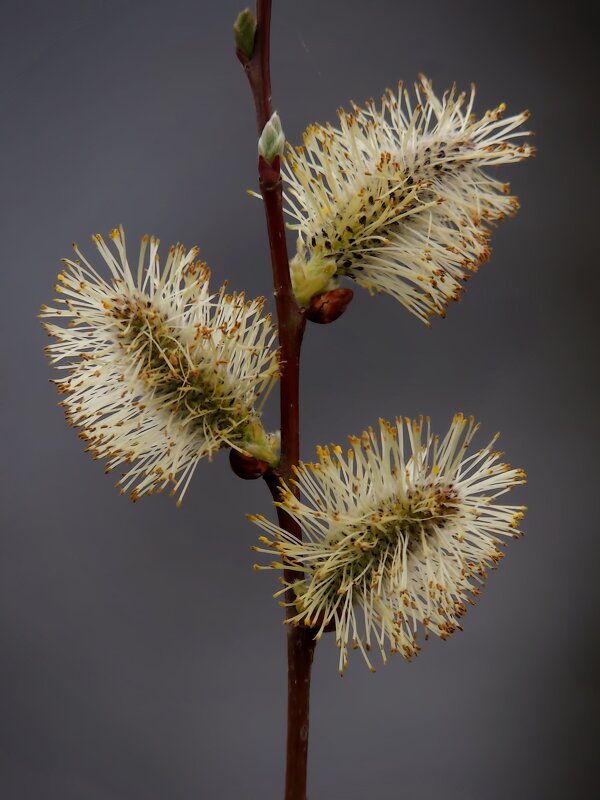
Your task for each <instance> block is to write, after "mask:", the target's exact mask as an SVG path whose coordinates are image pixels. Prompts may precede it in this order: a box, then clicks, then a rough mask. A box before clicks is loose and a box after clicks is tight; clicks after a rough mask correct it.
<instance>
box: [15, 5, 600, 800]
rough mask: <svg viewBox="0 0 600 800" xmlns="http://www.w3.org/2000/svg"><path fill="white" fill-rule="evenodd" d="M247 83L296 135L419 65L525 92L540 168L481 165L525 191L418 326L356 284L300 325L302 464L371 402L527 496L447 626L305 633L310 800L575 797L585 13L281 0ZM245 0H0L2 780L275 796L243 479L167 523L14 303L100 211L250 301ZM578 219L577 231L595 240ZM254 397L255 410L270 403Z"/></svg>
mask: <svg viewBox="0 0 600 800" xmlns="http://www.w3.org/2000/svg"><path fill="white" fill-rule="evenodd" d="M274 5H275V10H274V20H273V28H274V30H273V33H274V45H273V89H274V97H275V105H276V107H277V109H278V110H279V112H280V114H281V117H282V119H283V122H284V126H285V131H286V133H287V135H288V138H289V139H290V140H291V141H298V139H299V136H300V133H301V131H302V129H303V128H304V126H305V125H306V124H307V123H308V122H311V121H313V120H319V121H326V120H328V119H329V120H333V119H334V118H335V109H336V108H337V107H338V106H339V105H341V104H347V103H348V101H349V100H350V99H351V98H352V99H354V100H356V101H362V100H364V99H365V98H367V97H369V96H372V95H375V96H378V95H379V94H380V93H381V92H382V91H383V89H384V88H385V87H386V86H388V85H395V82H396V81H397V80H398V79H399V78H404V79H405V80H407V81H408V82H410V81H412V80H413V79H414V78H416V76H417V74H418V72H419V71H424V72H425V73H426V74H428V75H429V76H431V77H432V78H433V79H434V85H435V86H436V87H437V88H438V89H440V90H443V89H444V88H446V86H448V85H449V84H451V83H452V81H453V80H456V81H457V82H458V83H459V85H460V86H461V87H468V85H469V83H470V81H472V80H475V81H476V82H477V85H478V91H479V94H478V99H477V104H476V108H477V110H478V111H479V112H483V111H484V110H485V109H486V108H488V107H490V106H493V105H496V104H497V103H498V102H500V101H506V102H507V103H508V106H509V112H510V111H513V112H517V111H519V110H521V109H522V108H524V107H529V108H530V109H531V110H532V113H533V116H532V121H531V124H532V127H534V128H535V129H536V130H537V132H538V136H537V145H538V147H539V156H538V157H537V159H535V160H534V161H532V162H530V163H527V164H523V165H517V166H514V167H513V168H511V169H510V170H506V171H505V172H503V173H502V175H504V176H505V177H507V178H509V179H511V181H512V186H513V190H514V191H515V192H516V193H517V194H518V195H519V197H520V199H521V203H522V209H521V211H520V212H519V214H518V215H517V217H516V218H515V219H513V220H510V221H508V222H506V223H504V225H503V226H502V227H500V228H499V229H498V231H497V233H496V235H495V237H494V239H493V256H492V260H491V262H490V263H489V264H487V265H485V266H484V267H483V268H482V270H481V272H480V273H479V275H478V276H476V277H475V278H474V279H473V280H472V281H471V282H470V284H469V286H468V290H467V292H466V294H465V295H464V298H463V301H462V303H461V304H460V305H453V306H452V307H451V308H450V311H449V314H448V318H447V319H446V320H437V321H435V323H434V327H433V330H430V331H428V330H426V329H425V328H424V327H423V326H422V325H421V324H420V323H419V322H418V321H417V320H416V319H414V318H412V317H411V316H409V315H408V314H407V313H406V312H405V311H404V310H403V309H402V308H401V307H400V306H398V305H397V304H396V303H395V302H394V301H392V300H391V299H388V298H385V297H382V298H379V299H371V298H370V297H369V296H368V294H367V293H366V292H362V291H358V292H357V294H356V298H355V302H354V304H353V306H352V307H351V309H350V311H349V312H348V313H347V314H346V316H345V317H344V318H343V319H342V320H340V321H339V322H338V323H337V324H335V325H333V326H331V327H329V328H317V327H313V328H311V329H310V330H309V331H308V335H307V337H306V346H305V350H304V369H303V395H302V419H303V453H304V455H305V457H310V456H311V454H312V453H313V446H314V444H316V443H318V442H323V441H325V442H326V441H343V440H344V437H345V436H346V435H347V434H349V433H354V432H359V431H360V430H362V429H363V427H364V426H366V425H368V424H370V423H372V422H374V421H376V419H377V417H378V416H380V415H383V416H387V417H388V418H389V417H392V416H394V415H395V414H397V413H403V414H408V415H414V414H419V413H429V414H430V415H431V416H432V418H433V422H434V426H435V427H436V428H438V429H440V430H444V429H445V428H446V426H447V424H448V422H449V420H450V418H451V415H452V414H453V413H454V412H455V411H457V410H463V411H465V412H467V413H473V414H475V415H476V416H477V417H478V418H480V419H481V421H482V423H483V432H482V435H481V441H482V442H483V439H484V438H485V437H486V436H487V435H491V434H492V433H493V432H494V431H495V430H501V431H502V432H503V437H502V440H501V441H502V444H503V448H504V449H505V451H506V452H507V455H508V458H509V460H510V461H511V463H513V464H514V465H518V466H523V467H524V468H526V469H527V472H528V474H529V484H528V485H527V487H525V488H524V489H521V490H519V492H518V496H517V495H516V493H515V495H514V502H525V503H526V504H527V505H528V506H529V507H530V510H529V513H528V515H527V516H526V519H525V523H524V527H525V530H526V531H527V536H526V537H525V538H524V539H523V540H521V541H519V542H515V543H513V544H511V545H510V547H509V552H508V555H507V558H506V559H505V560H504V562H503V563H502V565H501V568H500V569H499V571H498V572H497V573H494V574H493V575H492V577H491V580H490V582H489V584H488V587H487V588H486V590H485V592H484V594H483V596H482V598H481V600H480V602H479V603H478V605H477V606H476V607H475V608H474V609H472V610H471V611H470V612H469V614H468V615H467V618H466V619H465V632H464V633H463V634H457V635H456V636H454V637H453V638H452V639H451V640H450V641H448V642H446V643H443V642H438V641H431V642H429V643H428V644H427V646H426V647H424V649H423V652H422V655H421V656H420V657H419V658H418V659H417V660H416V661H415V662H414V663H412V664H407V663H405V662H403V661H402V660H401V659H400V658H399V657H398V658H396V659H394V660H392V662H391V664H390V665H389V666H388V667H387V668H385V669H383V668H382V669H380V670H378V672H377V674H376V675H375V676H373V675H371V674H370V673H369V672H368V671H367V670H366V669H365V667H364V665H363V663H362V661H361V659H360V657H359V656H357V657H355V658H354V659H352V661H351V664H350V668H349V670H348V673H347V675H346V676H345V677H344V678H343V680H340V678H339V677H338V676H337V673H336V662H337V652H336V650H335V647H334V645H333V642H332V641H330V640H327V641H324V642H323V643H322V644H321V646H320V647H319V648H318V650H317V657H316V663H315V671H314V694H313V703H312V732H311V764H310V797H311V798H312V799H313V800H318V799H321V800H323V799H324V798H334V799H335V798H348V800H364V798H367V797H369V796H376V797H378V798H380V800H396V799H397V798H410V800H433V798H444V800H471V798H477V799H478V800H479V799H481V798H483V799H484V800H496V799H497V800H500V799H502V800H504V798H513V799H514V800H538V798H539V799H540V800H546V799H547V798H563V797H576V798H579V797H589V796H591V794H592V793H593V790H594V786H595V784H596V783H597V780H596V778H595V775H593V774H592V770H593V755H594V751H595V749H597V734H596V727H597V723H596V719H597V716H596V715H597V711H598V707H597V698H598V683H599V681H598V666H599V663H598V662H599V657H598V655H599V648H598V605H599V604H598V589H597V583H598V580H597V573H598V558H599V556H600V547H599V538H598V525H597V511H596V506H595V504H596V502H597V499H598V488H597V477H598V476H597V463H598V455H597V453H598V449H597V448H598V436H597V427H598V426H597V417H596V414H597V400H598V395H597V388H598V378H597V363H598V361H597V358H598V357H597V343H598V340H597V313H598V312H597V303H598V299H597V298H598V277H597V271H596V267H597V246H596V244H595V243H594V238H593V237H594V235H595V234H597V221H596V220H597V211H596V209H595V207H594V206H595V201H596V198H597V192H598V190H597V177H598V175H597V169H596V163H597V143H598V127H597V117H595V111H596V108H597V89H596V86H597V84H594V83H592V79H593V77H594V76H593V72H592V71H593V68H594V65H595V64H594V61H593V59H592V44H593V37H595V35H596V31H597V20H595V19H593V18H592V17H591V16H590V15H588V14H586V13H585V12H584V10H583V5H582V4H579V3H570V4H566V5H565V4H560V6H559V5H558V4H557V5H556V6H553V5H552V4H548V3H525V4H523V3H522V2H513V1H512V0H509V1H508V2H503V3H501V4H499V3H483V4H482V3H481V2H455V3H441V2H419V3H396V2H392V0H389V2H385V0H371V2H369V3H361V2H349V1H348V0H335V2H334V1H332V0H329V1H328V2H320V0H302V2H284V0H279V1H276V2H275V4H274ZM238 9H239V5H238V2H236V1H234V0H227V2H214V3H210V4H209V3H206V2H204V3H203V2H183V1H182V0H171V1H170V2H145V3H142V2H101V1H100V0H55V1H54V2H52V3H45V2H44V3H42V2H22V3H20V2H3V3H2V28H1V32H0V37H1V40H2V43H1V47H0V61H1V68H0V85H1V108H2V111H1V113H2V123H1V127H0V136H1V137H2V150H1V152H2V166H1V170H2V175H1V186H2V194H3V211H2V215H1V223H0V224H1V225H2V236H1V238H0V246H1V249H2V287H3V288H2V294H3V297H4V301H3V303H2V313H1V314H0V325H1V326H2V342H3V353H4V355H3V358H2V373H3V391H2V393H1V397H0V402H1V403H2V414H1V419H2V426H3V432H2V445H3V459H2V466H3V480H2V492H3V495H4V497H3V500H2V506H1V508H2V518H3V520H2V521H3V526H2V529H3V532H2V552H1V558H0V636H1V642H2V645H1V656H0V658H1V662H0V686H1V703H2V705H1V708H0V796H1V797H2V798H6V800H36V799H37V798H40V800H41V798H43V800H163V798H169V799H170V800H184V799H185V800H187V799H188V798H234V797H248V798H261V800H271V799H275V798H280V797H281V786H282V771H283V753H284V739H283V731H284V715H285V703H284V701H285V646H284V641H285V640H284V633H283V627H282V626H281V621H280V617H281V615H280V609H279V608H278V606H277V604H276V603H275V602H274V601H273V600H272V599H271V593H272V591H273V590H274V589H275V588H276V586H275V583H274V576H273V575H271V574H270V573H262V574H255V573H254V572H253V571H252V569H251V564H252V562H253V561H254V555H253V554H252V553H251V552H250V549H249V548H250V545H251V544H252V543H253V542H254V541H255V537H256V534H257V531H256V529H255V528H253V527H252V526H251V525H250V524H249V523H247V522H246V521H245V519H244V514H245V513H246V512H251V511H255V512H257V511H263V512H266V513H269V502H268V496H267V492H266V489H265V487H264V485H263V484H262V483H260V482H257V483H244V482H241V481H238V480H237V479H236V478H235V477H234V476H233V475H232V474H231V473H230V471H229V468H228V464H227V458H226V456H224V455H221V456H220V457H218V458H216V459H215V461H214V463H213V464H212V465H209V464H202V465H201V466H200V468H199V469H198V471H197V473H196V476H195V479H194V482H193V484H192V489H191V491H190V492H189V494H188V496H187V499H186V501H185V504H184V507H183V509H182V510H180V511H177V510H176V509H175V506H174V504H173V502H172V501H171V500H169V498H168V497H166V496H161V497H156V498H151V499H147V500H145V501H143V502H140V503H139V504H138V505H136V506H133V505H132V504H131V503H130V502H129V501H128V500H127V499H126V498H122V497H119V495H118V494H117V492H116V491H115V490H114V489H113V480H112V479H111V478H110V477H105V476H104V474H103V471H102V468H101V466H100V465H99V464H97V463H94V462H93V461H92V460H91V459H89V458H88V457H87V456H86V455H84V454H83V453H82V445H81V442H80V441H79V440H78V438H77V436H76V435H75V433H74V432H73V431H72V430H70V429H68V428H67V426H66V425H65V423H64V421H63V419H62V415H61V412H60V410H59V409H58V407H57V396H56V394H55V391H54V388H53V386H52V385H51V384H49V383H48V378H49V377H50V375H51V372H50V369H49V367H48V365H47V364H46V362H45V359H44V356H43V354H42V347H43V345H44V344H45V343H46V339H45V337H44V335H43V332H42V331H41V329H40V327H39V325H38V323H37V321H36V320H35V314H36V312H37V310H38V308H39V305H40V304H41V303H43V302H49V301H50V300H51V298H52V297H53V284H54V278H55V275H56V273H57V271H58V269H59V267H60V263H59V259H60V258H61V257H63V256H67V255H69V254H70V243H71V241H72V240H77V241H78V242H79V243H80V245H82V246H84V245H85V247H86V251H88V252H92V245H91V243H89V236H90V235H91V234H92V233H94V232H96V231H101V232H103V233H107V232H108V231H109V230H110V228H111V227H112V226H114V225H115V224H118V223H121V222H122V223H123V224H124V225H125V228H126V232H127V233H128V236H129V241H130V243H131V244H132V246H133V247H134V249H135V247H136V242H137V239H138V237H139V236H140V235H141V234H143V233H144V232H155V233H157V234H158V235H160V236H161V238H162V240H163V244H164V245H165V246H168V244H170V243H172V242H176V241H183V242H185V243H186V244H189V245H192V244H194V243H198V244H199V245H200V246H201V253H202V255H203V257H204V258H205V259H206V260H207V261H208V262H209V263H210V264H211V266H212V268H213V271H214V276H215V280H216V281H221V280H223V279H225V278H229V279H230V280H231V284H232V286H233V287H234V288H238V289H241V288H244V289H246V290H247V291H248V292H249V293H251V294H265V293H266V294H269V292H270V273H269V265H268V260H267V249H266V241H265V234H264V225H263V216H262V209H261V206H260V203H259V202H258V201H253V200H251V199H249V198H248V197H247V196H246V194H245V190H246V188H248V187H255V185H256V179H255V131H254V115H253V109H252V105H251V100H250V96H249V92H248V88H247V86H246V82H245V79H244V76H243V74H242V72H241V70H240V68H239V65H238V64H237V62H236V60H235V58H234V55H233V52H232V50H231V40H230V36H231V33H230V26H231V23H232V20H233V18H234V16H235V13H236V12H237V10H238ZM593 223H595V224H594V227H592V225H593ZM274 405H275V404H274V403H271V410H270V412H269V413H270V414H271V419H272V420H274V419H275V411H274Z"/></svg>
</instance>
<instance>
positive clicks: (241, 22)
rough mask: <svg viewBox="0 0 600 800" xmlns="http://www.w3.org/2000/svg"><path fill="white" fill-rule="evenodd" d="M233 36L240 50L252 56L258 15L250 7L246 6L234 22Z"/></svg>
mask: <svg viewBox="0 0 600 800" xmlns="http://www.w3.org/2000/svg"><path fill="white" fill-rule="evenodd" d="M233 37H234V39H235V46H236V48H237V50H238V52H239V53H241V54H242V55H243V56H245V57H246V58H248V59H249V58H252V56H253V54H254V39H255V37H256V17H255V16H254V14H253V13H252V11H250V9H249V8H245V9H244V10H243V11H240V13H239V14H238V17H237V19H236V21H235V22H234V24H233Z"/></svg>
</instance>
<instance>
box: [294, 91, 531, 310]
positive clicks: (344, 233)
mask: <svg viewBox="0 0 600 800" xmlns="http://www.w3.org/2000/svg"><path fill="white" fill-rule="evenodd" d="M473 102H474V88H472V90H471V93H470V96H469V97H467V95H466V94H465V93H461V94H458V93H457V92H456V89H455V88H452V89H451V90H450V91H447V92H446V93H445V94H444V96H443V97H442V98H441V99H440V98H438V97H436V95H435V94H434V93H433V89H432V86H431V83H430V82H429V81H428V80H427V79H426V78H424V77H421V81H420V83H419V84H417V85H416V86H415V100H414V102H413V101H412V100H411V98H410V95H409V93H408V92H407V91H406V90H404V89H403V88H402V86H400V89H399V91H398V94H397V95H395V94H394V93H392V92H391V91H389V90H388V93H387V94H386V95H385V96H384V97H383V99H382V104H381V107H377V106H376V105H375V103H374V102H373V101H371V102H369V103H368V104H367V106H366V108H364V109H361V108H359V107H357V106H353V110H352V112H351V113H346V112H345V111H344V110H343V109H340V111H339V112H338V115H339V127H337V128H334V127H332V126H331V125H327V126H325V127H323V126H321V125H311V126H310V127H309V128H308V129H307V130H306V132H305V134H304V146H302V147H298V148H296V149H293V148H289V151H288V154H287V156H286V162H285V167H284V168H285V171H286V179H287V185H286V199H287V206H288V212H289V214H290V215H291V216H292V217H293V218H294V222H293V223H292V224H291V225H290V227H291V228H293V229H296V230H297V231H298V234H299V239H298V254H297V256H296V257H295V258H294V259H293V261H292V263H291V272H292V279H293V282H294V287H295V290H296V295H297V297H298V299H299V301H300V302H301V303H302V304H304V305H307V304H308V302H309V301H310V298H311V297H312V296H313V295H314V294H317V293H320V292H322V291H324V290H326V289H328V288H332V286H333V285H335V282H336V281H337V279H338V278H339V277H341V276H347V277H349V278H351V279H352V280H354V281H356V282H357V283H358V284H359V285H361V286H363V287H366V288H367V289H369V290H370V291H375V292H387V293H389V294H391V295H392V296H393V297H395V298H396V299H397V300H399V301H400V302H401V303H402V304H403V305H404V306H405V307H406V308H408V309H409V310H410V311H411V312H412V313H414V314H415V315H416V316H418V317H419V318H420V319H422V320H423V321H425V322H427V320H428V318H429V317H430V316H432V315H434V314H440V315H442V316H443V315H444V313H445V308H446V305H447V304H448V302H449V301H450V300H456V299H457V298H458V296H459V293H460V292H461V291H462V288H463V285H462V281H464V280H465V279H466V278H467V277H468V276H469V274H470V273H472V272H474V271H476V270H477V268H478V266H479V264H480V263H481V262H482V261H484V260H485V259H486V258H487V257H488V255H489V247H488V238H489V236H490V227H491V225H493V223H495V222H497V221H499V220H501V219H502V218H503V217H504V216H506V215H507V214H510V213H512V212H514V211H515V210H516V209H517V208H518V203H517V200H516V198H515V197H511V196H510V195H509V194H508V192H509V186H508V184H506V183H503V182H500V181H497V180H495V179H493V178H491V177H489V176H488V175H487V174H486V173H485V172H483V169H484V168H487V167H491V166H496V165H499V164H506V163H511V162H516V161H521V160H522V159H524V158H527V157H528V156H530V155H532V154H533V152H534V150H533V147H531V145H529V144H527V143H522V142H521V141H519V139H520V138H521V137H524V136H527V135H528V132H526V131H522V130H517V129H518V128H519V127H520V126H521V125H522V123H523V122H525V120H526V119H527V118H528V116H529V114H528V112H527V111H525V112H523V113H522V114H518V115H516V116H513V117H509V118H507V119H503V118H502V114H503V112H504V109H505V106H504V104H502V105H500V106H498V107H497V108H496V109H494V110H492V111H488V112H486V113H485V114H484V116H483V117H482V118H480V119H477V118H476V117H475V116H474V115H473V113H472V109H473ZM332 281H333V282H334V283H332Z"/></svg>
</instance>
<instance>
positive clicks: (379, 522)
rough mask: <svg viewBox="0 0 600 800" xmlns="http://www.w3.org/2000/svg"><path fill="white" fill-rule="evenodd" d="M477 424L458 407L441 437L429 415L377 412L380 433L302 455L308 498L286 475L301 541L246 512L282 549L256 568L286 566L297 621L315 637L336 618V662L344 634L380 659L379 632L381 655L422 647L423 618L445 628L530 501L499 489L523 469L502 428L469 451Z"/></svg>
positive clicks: (269, 549)
mask: <svg viewBox="0 0 600 800" xmlns="http://www.w3.org/2000/svg"><path fill="white" fill-rule="evenodd" d="M478 427H479V426H478V425H476V424H475V422H474V420H473V418H469V419H468V420H467V419H466V418H465V417H464V416H463V415H462V414H459V415H456V416H455V417H454V419H453V421H452V424H451V425H450V429H449V431H448V433H447V434H446V435H445V436H444V437H443V438H440V437H438V436H434V435H433V434H432V433H431V430H430V424H429V420H426V422H425V423H424V421H423V419H422V418H421V419H420V420H418V421H411V420H409V419H405V420H403V419H401V418H399V419H397V420H396V424H395V425H390V424H389V423H387V422H385V421H383V420H380V425H379V436H377V435H376V433H375V432H374V431H373V429H369V430H368V431H367V432H365V433H363V434H362V437H361V438H360V439H359V438H357V437H350V443H351V448H350V449H349V450H348V452H347V454H346V455H344V453H343V451H342V448H341V447H339V446H332V448H328V447H325V448H318V449H317V455H318V461H317V463H315V464H303V463H301V464H300V466H299V467H298V468H297V469H296V470H295V472H296V480H295V481H294V484H295V486H296V487H297V489H298V490H299V492H300V497H301V498H302V499H301V500H298V499H297V498H296V497H295V496H294V494H293V493H292V491H290V489H289V487H284V489H283V491H282V495H281V501H280V502H279V503H278V504H277V505H279V506H280V507H281V508H283V509H285V511H286V512H287V513H288V514H289V515H290V516H291V517H292V518H293V519H294V520H296V521H297V522H298V523H299V524H300V525H301V527H302V531H303V534H304V537H305V540H304V541H299V540H298V539H296V538H294V536H293V535H291V534H289V533H287V532H286V531H285V530H284V529H283V528H281V527H280V526H278V525H275V524H274V523H272V522H270V521H268V520H267V519H265V518H264V517H263V516H254V517H251V518H250V519H251V520H252V521H253V522H255V523H257V524H258V525H259V526H260V527H261V528H262V529H263V530H264V531H265V532H266V533H268V534H269V536H270V537H272V538H270V539H269V538H267V537H264V536H263V537H261V539H260V541H261V542H262V547H257V548H255V549H256V550H258V551H259V552H264V553H270V554H275V555H276V556H277V558H278V559H279V560H277V561H275V562H273V563H272V564H271V565H270V566H269V567H261V566H257V569H277V570H286V579H284V580H283V582H284V589H283V590H281V591H280V592H278V595H281V594H282V593H284V592H285V591H287V590H292V592H293V596H294V602H293V606H294V613H293V615H292V617H291V619H290V620H289V621H290V622H292V623H294V624H303V625H306V626H309V627H311V628H314V630H315V636H316V638H319V637H320V636H321V634H322V633H323V632H324V631H325V630H328V629H331V628H334V629H335V632H336V641H337V645H338V647H339V648H340V661H339V666H340V672H341V673H342V672H343V671H344V669H345V668H346V665H347V654H348V645H349V644H351V645H352V647H354V648H359V649H360V650H361V652H362V653H363V655H364V657H365V659H366V661H367V663H368V665H369V667H370V668H371V669H373V666H372V664H371V660H370V658H369V651H370V650H371V647H372V645H373V644H375V645H377V647H378V648H379V650H380V651H381V655H382V657H383V660H384V662H385V661H386V648H388V647H389V650H390V652H392V653H394V652H400V653H402V655H404V657H405V658H407V659H410V658H411V657H412V656H414V655H415V654H417V653H418V651H419V646H418V644H417V641H416V636H417V627H418V623H419V624H420V625H422V626H423V627H424V629H425V633H426V636H427V632H428V631H432V632H433V633H435V634H437V635H438V636H440V637H442V638H446V637H447V636H449V635H450V634H451V633H452V632H453V631H454V630H456V629H457V628H458V627H459V624H458V620H459V618H460V617H461V616H462V614H463V613H464V612H465V610H466V605H465V604H466V603H472V602H473V596H474V595H477V594H478V591H479V590H478V585H480V584H481V583H483V581H484V578H485V577H486V570H487V568H488V567H492V566H494V565H495V564H496V563H497V562H498V561H499V559H500V558H501V557H502V555H503V553H502V551H501V550H500V546H501V544H502V542H501V539H502V537H514V536H516V535H518V533H519V531H518V530H517V528H518V524H519V520H520V519H521V518H522V516H523V511H524V508H523V507H521V506H510V505H503V504H499V503H497V502H496V501H497V499H498V497H499V496H500V495H502V494H504V493H505V492H507V491H508V490H509V489H510V488H511V487H512V486H514V485H515V484H520V483H524V481H525V475H524V473H523V471H522V470H518V469H511V468H510V467H509V466H508V464H505V463H503V462H502V461H501V455H502V454H501V453H498V452H495V451H494V449H493V446H494V443H495V441H496V438H497V436H496V437H494V439H493V440H492V442H491V443H490V444H489V445H488V446H487V447H484V448H483V449H482V450H479V451H478V452H475V453H473V454H471V455H469V454H468V452H467V449H468V447H469V445H470V443H471V439H472V438H473V435H474V434H475V432H476V430H477V429H478ZM290 575H296V576H297V578H296V579H293V578H290V577H289V576H290ZM276 596H277V595H276Z"/></svg>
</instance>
